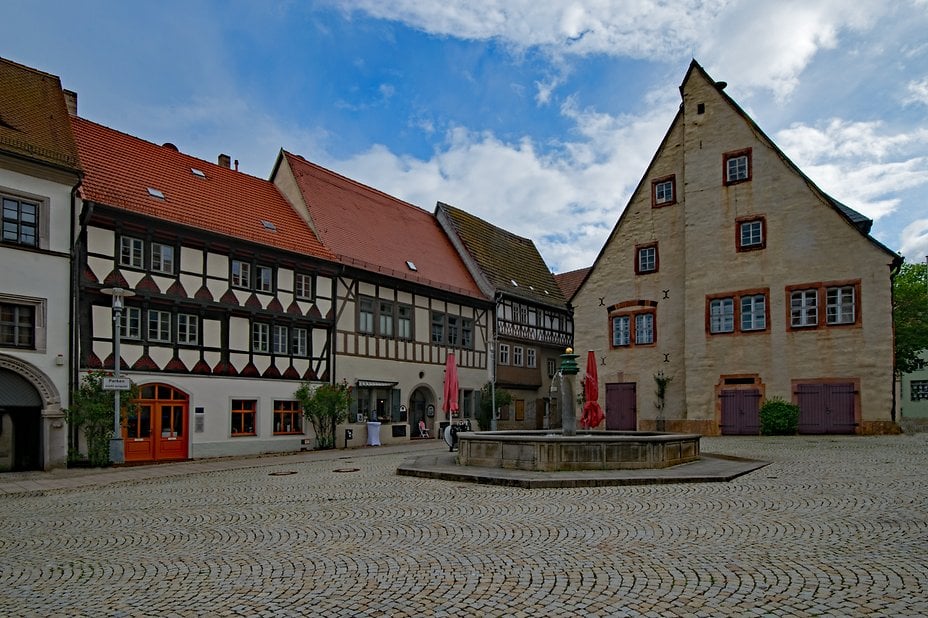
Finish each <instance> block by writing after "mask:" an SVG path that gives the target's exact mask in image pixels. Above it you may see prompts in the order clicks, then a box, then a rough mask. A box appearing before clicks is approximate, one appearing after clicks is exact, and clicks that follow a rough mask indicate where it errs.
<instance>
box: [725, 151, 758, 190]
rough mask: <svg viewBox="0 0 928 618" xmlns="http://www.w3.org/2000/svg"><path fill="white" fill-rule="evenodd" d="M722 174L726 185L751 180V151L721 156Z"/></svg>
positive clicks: (728, 153)
mask: <svg viewBox="0 0 928 618" xmlns="http://www.w3.org/2000/svg"><path fill="white" fill-rule="evenodd" d="M722 163H723V168H724V169H723V174H724V178H725V184H726V185H734V184H738V183H740V182H747V181H748V180H751V149H750V148H748V149H746V150H738V151H735V152H727V153H725V154H724V155H722Z"/></svg>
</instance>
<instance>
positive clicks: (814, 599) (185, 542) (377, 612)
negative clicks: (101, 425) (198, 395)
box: [0, 434, 928, 617]
mask: <svg viewBox="0 0 928 618" xmlns="http://www.w3.org/2000/svg"><path fill="white" fill-rule="evenodd" d="M431 448H436V449H438V448H442V445H441V444H440V443H438V442H437V441H433V442H432V443H428V444H424V445H421V444H420V445H417V447H416V451H417V452H420V453H421V452H423V450H427V449H431ZM702 450H703V451H704V452H711V453H721V454H727V455H735V456H741V457H751V458H757V459H763V460H766V461H770V462H772V463H771V464H770V465H769V466H767V467H764V468H761V469H760V470H757V471H755V472H752V473H750V474H747V475H745V476H742V477H739V478H737V479H735V480H733V481H731V482H727V483H696V484H680V485H644V486H620V487H602V488H593V487H590V488H577V489H530V490H526V489H516V488H506V487H498V486H485V485H475V484H467V483H455V482H446V481H437V480H422V479H416V478H411V477H400V476H397V475H395V474H394V471H395V469H396V467H397V466H398V465H399V464H400V463H401V462H402V461H404V459H406V458H407V457H409V456H410V449H403V448H393V447H386V448H380V449H378V448H368V449H359V450H353V451H352V450H348V451H329V452H324V453H303V454H299V455H290V456H285V457H276V458H275V457H268V458H256V459H251V460H238V461H229V462H216V463H212V464H209V465H208V466H206V467H204V465H205V464H202V465H200V467H197V465H198V464H197V462H191V463H186V464H176V465H172V466H150V467H147V468H149V470H147V471H138V472H137V474H138V476H137V477H134V478H133V479H132V480H121V481H118V482H114V479H115V478H119V477H116V476H114V475H117V474H119V472H120V471H117V470H113V471H98V472H96V473H95V476H90V477H82V478H84V479H85V480H84V481H82V482H84V483H85V484H83V485H80V484H79V483H75V486H73V487H63V488H62V487H61V484H60V483H58V484H57V485H56V484H54V483H51V481H45V480H44V479H45V478H46V477H48V478H49V479H51V480H54V479H55V477H54V475H51V474H49V473H35V474H36V475H42V474H44V475H46V476H45V477H43V476H37V477H35V478H34V479H33V480H34V482H35V483H42V482H46V483H48V484H49V487H50V488H49V489H44V490H38V491H36V490H30V491H21V492H20V491H17V490H16V489H15V488H11V486H12V485H14V483H15V481H16V480H17V477H15V476H10V477H7V478H5V479H0V486H2V487H3V489H4V491H3V492H0V501H2V504H3V507H2V509H0V615H3V616H93V617H98V616H346V617H347V616H352V617H355V616H507V617H519V616H537V615H545V616H638V615H644V616H745V615H774V616H816V615H829V616H868V615H880V616H923V615H926V614H928V593H926V585H928V560H926V558H925V551H926V541H928V506H926V505H928V500H926V498H928V489H926V484H925V478H926V473H925V471H926V468H928V435H926V434H915V435H902V436H881V437H853V436H847V437H844V436H840V437H839V436H819V437H813V436H806V437H792V438H704V439H703V441H702ZM86 478H90V479H91V481H86Z"/></svg>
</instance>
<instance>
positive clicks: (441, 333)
mask: <svg viewBox="0 0 928 618" xmlns="http://www.w3.org/2000/svg"><path fill="white" fill-rule="evenodd" d="M432 343H437V344H439V345H444V343H445V314H444V313H439V312H438V311H433V312H432Z"/></svg>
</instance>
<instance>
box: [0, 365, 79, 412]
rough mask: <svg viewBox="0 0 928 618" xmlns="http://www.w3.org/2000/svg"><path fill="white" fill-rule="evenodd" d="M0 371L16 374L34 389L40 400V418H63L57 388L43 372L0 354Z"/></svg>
mask: <svg viewBox="0 0 928 618" xmlns="http://www.w3.org/2000/svg"><path fill="white" fill-rule="evenodd" d="M0 369H8V370H10V371H13V372H14V373H18V374H19V375H21V376H22V377H24V378H25V379H26V380H28V381H29V383H30V384H32V386H33V387H35V390H36V391H38V393H39V397H41V398H42V416H46V417H48V416H63V415H64V410H62V409H61V395H60V394H59V393H58V388H57V387H56V386H55V384H54V383H53V382H52V381H51V380H50V379H49V377H48V376H47V375H45V372H44V371H42V370H41V369H39V368H38V367H36V366H35V365H33V364H32V363H30V362H27V361H24V360H22V359H21V358H16V357H14V356H8V355H6V354H0Z"/></svg>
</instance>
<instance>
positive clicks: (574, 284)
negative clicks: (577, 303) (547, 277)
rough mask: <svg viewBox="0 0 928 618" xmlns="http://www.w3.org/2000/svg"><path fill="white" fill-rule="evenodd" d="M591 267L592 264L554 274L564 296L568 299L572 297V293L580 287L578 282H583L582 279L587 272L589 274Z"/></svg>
mask: <svg viewBox="0 0 928 618" xmlns="http://www.w3.org/2000/svg"><path fill="white" fill-rule="evenodd" d="M592 269H593V267H592V266H587V267H586V268H579V269H577V270H571V271H569V272H566V273H559V274H557V275H554V280H555V281H557V284H558V285H559V286H560V287H561V292H563V293H564V298H566V299H567V300H570V299H571V298H573V297H574V294H575V293H576V292H577V290H578V289H579V288H580V284H581V283H583V280H584V279H586V276H587V274H589V272H590V271H591V270H592Z"/></svg>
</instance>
